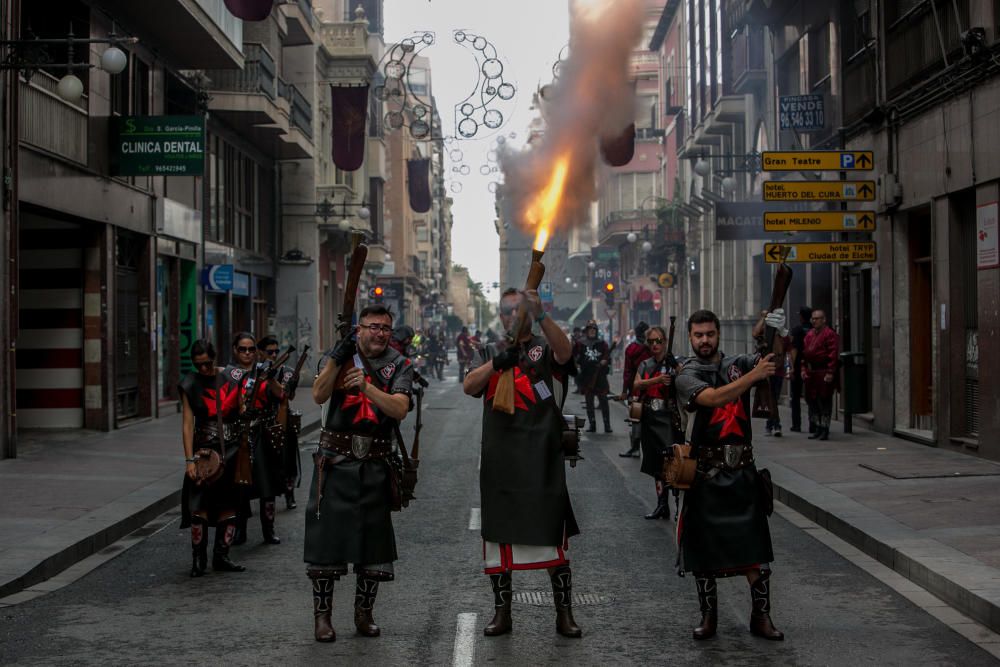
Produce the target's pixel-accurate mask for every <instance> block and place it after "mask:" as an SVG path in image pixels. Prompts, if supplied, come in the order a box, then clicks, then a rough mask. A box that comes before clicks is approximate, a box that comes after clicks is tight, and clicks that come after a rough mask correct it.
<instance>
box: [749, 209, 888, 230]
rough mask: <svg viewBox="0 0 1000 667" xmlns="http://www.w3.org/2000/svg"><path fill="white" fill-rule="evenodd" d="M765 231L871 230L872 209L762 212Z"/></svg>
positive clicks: (873, 225) (873, 215)
mask: <svg viewBox="0 0 1000 667" xmlns="http://www.w3.org/2000/svg"><path fill="white" fill-rule="evenodd" d="M764 231H767V232H873V231H875V212H874V211H808V212H802V211H781V212H773V211H772V212H768V213H765V214H764Z"/></svg>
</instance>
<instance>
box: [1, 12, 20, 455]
mask: <svg viewBox="0 0 1000 667" xmlns="http://www.w3.org/2000/svg"><path fill="white" fill-rule="evenodd" d="M5 4H7V5H8V10H9V11H8V12H7V23H6V25H4V26H3V33H4V35H6V36H7V37H6V38H7V39H14V38H17V37H18V36H19V29H18V26H20V25H21V3H20V2H9V3H5ZM4 83H5V91H4V93H5V96H4V97H5V99H4V107H5V108H4V115H5V122H4V135H5V137H4V138H5V143H4V159H3V163H4V164H3V172H4V174H3V175H4V186H5V190H6V192H5V194H6V197H5V198H4V207H3V208H4V216H5V217H6V225H5V230H6V238H5V239H4V240H5V241H6V243H7V258H8V261H7V266H6V281H5V284H4V286H5V287H6V288H7V289H8V290H9V291H8V294H7V322H6V324H7V327H6V331H5V332H4V336H5V338H6V340H4V341H3V342H5V343H6V347H7V350H6V356H7V369H6V372H5V373H4V377H3V380H4V385H5V391H6V392H7V394H6V397H5V398H6V399H7V405H6V413H7V418H6V424H5V426H6V433H5V434H4V435H5V438H4V443H3V452H2V454H3V456H2V457H0V458H12V459H13V458H17V382H16V381H17V347H16V346H17V331H18V270H19V269H18V259H19V257H18V249H19V246H20V242H19V240H18V231H19V225H20V216H19V215H18V213H19V206H18V180H17V173H18V146H19V143H20V114H19V109H20V103H19V97H20V81H19V78H18V72H17V70H8V71H7V73H6V75H5V82H4ZM0 340H3V339H2V338H0Z"/></svg>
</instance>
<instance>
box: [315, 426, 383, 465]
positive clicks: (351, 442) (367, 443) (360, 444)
mask: <svg viewBox="0 0 1000 667" xmlns="http://www.w3.org/2000/svg"><path fill="white" fill-rule="evenodd" d="M319 446H320V447H321V448H322V449H326V450H328V451H331V452H335V453H337V454H340V455H342V456H347V457H350V458H352V459H355V460H356V461H366V460H368V459H384V458H385V457H387V456H389V455H390V454H391V453H392V440H390V439H389V438H376V437H373V436H370V435H357V434H354V433H338V432H335V431H327V430H326V429H324V430H322V431H320V434H319Z"/></svg>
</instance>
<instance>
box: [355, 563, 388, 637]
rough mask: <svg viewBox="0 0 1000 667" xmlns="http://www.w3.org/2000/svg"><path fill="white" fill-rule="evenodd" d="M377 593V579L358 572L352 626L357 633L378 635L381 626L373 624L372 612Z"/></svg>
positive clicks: (368, 635)
mask: <svg viewBox="0 0 1000 667" xmlns="http://www.w3.org/2000/svg"><path fill="white" fill-rule="evenodd" d="M376 595H378V579H371V578H369V577H366V576H365V575H363V574H360V573H359V574H358V585H357V588H356V589H355V591H354V627H356V628H357V629H358V634H360V635H364V636H365V637H378V636H379V635H380V634H382V628H380V627H378V626H377V625H375V618H374V617H373V616H372V612H373V611H374V609H375V596H376Z"/></svg>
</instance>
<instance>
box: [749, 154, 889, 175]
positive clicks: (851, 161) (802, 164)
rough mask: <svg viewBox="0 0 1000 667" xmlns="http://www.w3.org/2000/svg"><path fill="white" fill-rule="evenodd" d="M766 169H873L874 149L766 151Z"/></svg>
mask: <svg viewBox="0 0 1000 667" xmlns="http://www.w3.org/2000/svg"><path fill="white" fill-rule="evenodd" d="M761 167H762V168H763V169H764V171H871V170H872V169H874V168H875V156H874V154H873V153H872V151H764V152H763V153H762V154H761Z"/></svg>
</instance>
